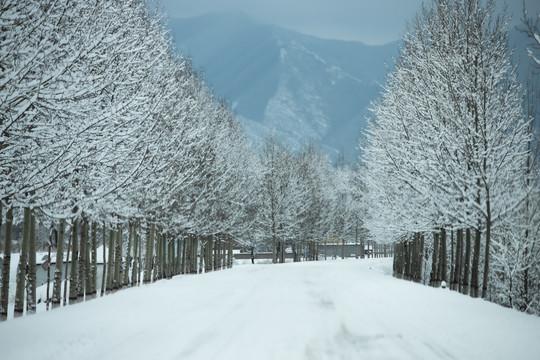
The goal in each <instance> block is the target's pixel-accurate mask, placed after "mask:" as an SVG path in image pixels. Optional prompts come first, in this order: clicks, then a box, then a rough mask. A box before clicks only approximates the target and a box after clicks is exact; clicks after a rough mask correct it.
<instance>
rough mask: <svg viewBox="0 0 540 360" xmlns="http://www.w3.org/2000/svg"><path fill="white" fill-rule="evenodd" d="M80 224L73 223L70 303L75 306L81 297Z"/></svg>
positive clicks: (75, 221)
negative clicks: (79, 278)
mask: <svg viewBox="0 0 540 360" xmlns="http://www.w3.org/2000/svg"><path fill="white" fill-rule="evenodd" d="M77 232H78V222H77V220H74V221H73V228H72V230H71V236H72V242H73V244H72V245H71V274H70V277H69V303H70V304H74V303H76V302H77V296H78V295H79V289H78V285H79V282H78V277H79V271H78V270H79V238H78V233H77Z"/></svg>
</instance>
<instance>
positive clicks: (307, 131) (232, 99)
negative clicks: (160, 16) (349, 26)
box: [169, 13, 398, 155]
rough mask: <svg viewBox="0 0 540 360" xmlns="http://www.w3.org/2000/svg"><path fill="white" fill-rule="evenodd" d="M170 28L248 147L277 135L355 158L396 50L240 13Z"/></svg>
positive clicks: (206, 17)
mask: <svg viewBox="0 0 540 360" xmlns="http://www.w3.org/2000/svg"><path fill="white" fill-rule="evenodd" d="M169 27H170V28H171V32H172V35H173V36H174V39H175V41H176V46H177V49H178V51H179V52H184V53H186V54H188V55H190V56H192V57H193V61H194V64H195V66H196V67H197V68H202V69H203V70H204V72H205V73H206V77H207V79H208V81H209V82H210V83H211V84H212V86H213V87H214V90H215V93H216V95H218V96H224V97H226V98H227V99H228V101H229V103H230V104H231V106H232V108H233V109H234V110H235V111H236V112H237V114H238V115H239V118H240V119H241V121H242V123H243V124H244V125H245V127H246V131H247V133H248V136H249V137H250V138H251V139H252V140H253V141H255V142H257V141H258V140H260V139H261V138H264V137H266V136H267V134H268V133H271V132H274V133H276V134H277V135H279V136H282V137H284V138H285V139H286V140H287V141H288V142H289V143H290V144H291V145H292V146H293V147H296V148H298V147H299V146H300V145H301V144H302V143H304V142H305V141H306V140H307V139H313V140H315V141H316V142H318V143H320V144H322V145H323V146H324V147H325V148H326V149H327V150H328V151H329V153H330V154H331V153H335V152H336V151H338V150H340V149H343V150H344V151H345V152H346V153H348V154H349V155H352V154H353V152H354V149H355V147H356V146H357V145H358V138H359V136H360V131H361V129H362V128H364V127H365V115H366V114H367V108H368V107H369V105H370V101H372V100H375V99H376V98H377V96H378V94H379V92H380V91H381V84H383V83H384V79H385V74H386V71H387V64H391V63H392V57H394V56H395V55H396V54H397V51H398V49H397V44H396V43H393V44H388V45H385V46H367V45H364V44H361V43H358V42H345V41H337V40H323V39H318V38H315V37H312V36H307V35H303V34H300V33H297V32H294V31H290V30H286V29H283V28H280V27H276V26H272V25H266V24H261V23H258V22H257V21H255V20H253V19H251V18H249V17H247V16H245V15H242V14H239V13H219V14H211V15H204V16H200V17H196V18H191V19H171V20H170V22H169Z"/></svg>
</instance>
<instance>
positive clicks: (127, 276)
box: [122, 222, 135, 286]
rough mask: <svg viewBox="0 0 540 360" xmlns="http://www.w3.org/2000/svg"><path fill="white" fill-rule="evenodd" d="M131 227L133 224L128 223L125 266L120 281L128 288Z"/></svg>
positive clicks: (132, 230) (132, 231)
mask: <svg viewBox="0 0 540 360" xmlns="http://www.w3.org/2000/svg"><path fill="white" fill-rule="evenodd" d="M133 227H134V224H133V223H132V222H129V223H128V246H127V251H126V264H125V267H124V279H123V280H122V285H123V286H129V269H130V266H131V243H132V241H133V236H134V235H133V233H134V229H133ZM134 258H135V257H134Z"/></svg>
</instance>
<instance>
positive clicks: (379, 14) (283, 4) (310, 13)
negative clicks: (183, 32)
mask: <svg viewBox="0 0 540 360" xmlns="http://www.w3.org/2000/svg"><path fill="white" fill-rule="evenodd" d="M496 2H497V4H499V5H500V4H502V3H504V0H496ZM161 3H162V6H163V8H164V9H165V10H166V11H167V13H168V14H169V16H170V17H178V18H184V17H193V16H197V15H202V14H205V13H210V12H221V11H228V10H234V11H242V12H244V13H246V14H248V15H251V16H252V17H254V18H256V19H258V20H260V21H262V22H265V23H269V24H274V25H280V26H282V27H286V28H289V29H292V30H296V31H299V32H302V33H305V34H310V35H314V36H317V37H322V38H330V39H340V40H357V41H362V42H363V43H366V44H370V45H373V44H384V43H387V42H390V41H394V40H398V39H399V38H400V37H401V35H402V34H403V32H404V31H405V23H406V22H407V21H409V20H411V19H412V18H413V17H414V14H416V12H417V11H418V9H419V8H420V5H421V4H422V0H161ZM507 3H508V4H509V13H513V14H514V16H513V17H514V21H513V24H514V25H515V24H517V23H518V21H519V19H520V18H521V8H522V0H507ZM525 3H526V5H527V7H528V9H530V10H529V12H531V13H532V12H538V13H540V0H525Z"/></svg>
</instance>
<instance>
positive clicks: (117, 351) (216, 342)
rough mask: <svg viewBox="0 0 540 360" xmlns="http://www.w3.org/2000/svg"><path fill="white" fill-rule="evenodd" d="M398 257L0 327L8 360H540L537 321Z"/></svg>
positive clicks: (147, 295)
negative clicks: (413, 279)
mask: <svg viewBox="0 0 540 360" xmlns="http://www.w3.org/2000/svg"><path fill="white" fill-rule="evenodd" d="M390 267H391V259H369V260H354V259H351V260H334V261H326V262H324V261H321V262H307V263H297V264H293V263H289V264H281V265H241V266H237V267H235V268H233V269H231V270H226V271H219V272H213V273H209V274H204V275H196V276H178V277H175V278H174V279H172V280H164V281H160V282H158V283H155V284H153V285H147V286H142V287H139V288H132V289H127V290H123V291H119V292H117V293H115V294H113V295H109V296H105V297H103V298H99V299H96V300H92V301H88V302H86V303H81V304H77V305H72V306H68V307H65V308H62V309H57V310H54V311H49V312H43V313H39V314H37V315H33V316H28V317H23V318H20V319H14V320H10V321H7V322H3V323H0V357H1V358H2V359H38V358H45V359H52V358H54V359H56V360H61V359H70V360H71V359H160V360H161V359H280V360H281V359H539V358H540V341H539V339H540V318H537V317H533V316H528V315H525V314H522V313H519V312H517V311H514V310H510V309H505V308H502V307H500V306H497V305H495V304H492V303H488V302H485V301H483V300H480V299H471V298H469V297H466V296H462V295H459V294H456V293H454V292H450V291H448V290H442V289H432V288H429V287H426V286H422V285H418V284H414V283H410V282H407V281H404V280H397V279H394V278H392V277H391V276H390V275H389V272H390Z"/></svg>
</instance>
